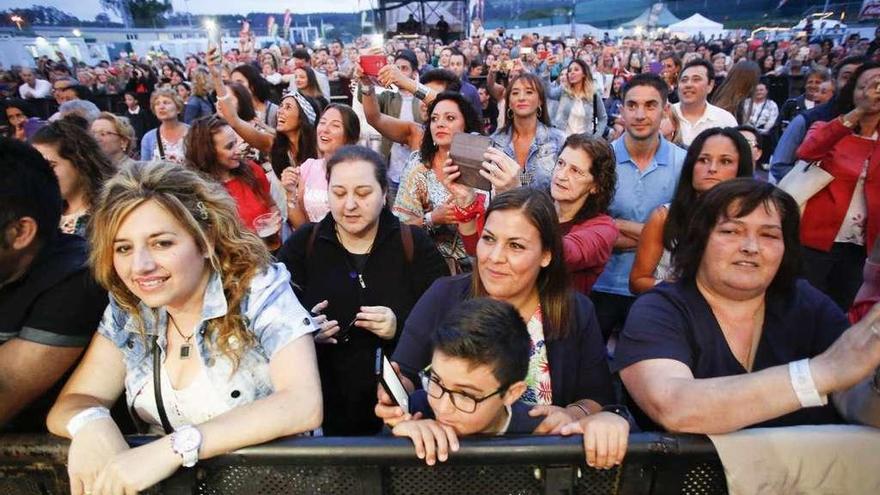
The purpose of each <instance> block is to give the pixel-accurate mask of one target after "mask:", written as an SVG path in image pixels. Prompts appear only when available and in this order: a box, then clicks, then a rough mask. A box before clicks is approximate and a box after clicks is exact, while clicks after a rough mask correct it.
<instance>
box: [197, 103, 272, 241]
mask: <svg viewBox="0 0 880 495" xmlns="http://www.w3.org/2000/svg"><path fill="white" fill-rule="evenodd" d="M186 161H187V164H188V165H189V166H190V167H191V168H193V169H194V170H198V171H199V172H201V173H203V174H204V175H206V176H208V177H211V178H213V179H214V180H216V181H217V182H219V183H220V184H223V187H224V188H225V189H226V191H227V192H228V193H229V195H230V196H232V199H234V200H235V205H236V207H237V209H238V216H239V218H240V219H241V223H242V225H243V226H244V227H245V228H246V229H249V230H251V231H252V232H257V233H258V235H259V236H260V237H262V238H263V240H264V241H266V242H267V244H269V247H270V249H271V250H274V249H277V248H278V247H280V238H276V237H275V235H274V234H275V233H274V232H272V233H270V232H269V230H271V229H272V228H274V225H267V224H269V223H271V222H270V221H269V220H271V218H270V217H271V215H272V214H277V219H276V223H277V229H280V228H281V215H280V212H279V211H278V209H277V208H275V203H274V202H273V201H272V197H271V196H270V194H269V192H270V191H269V180H268V179H267V178H266V174H265V172H264V171H263V169H262V168H261V167H260V166H259V165H257V164H256V163H254V162H252V161H248V162H244V161H242V159H241V157H240V156H239V154H238V138H237V136H236V135H235V131H233V130H232V127H230V126H229V124H227V123H226V121H225V120H223V119H222V118H220V117H217V116H211V117H208V118H204V119H199V120H197V121H195V122H194V123H193V125H192V127H191V128H190V130H189V134H187V137H186ZM258 219H259V220H258ZM276 232H277V230H276ZM273 244H274V245H273Z"/></svg>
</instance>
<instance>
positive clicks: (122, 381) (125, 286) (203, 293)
mask: <svg viewBox="0 0 880 495" xmlns="http://www.w3.org/2000/svg"><path fill="white" fill-rule="evenodd" d="M93 220H94V222H93V231H92V237H91V241H92V254H91V264H92V268H93V270H94V272H95V278H96V279H97V280H98V281H99V282H100V283H101V285H103V286H104V287H105V288H107V290H108V291H109V293H110V305H109V306H108V307H107V310H106V311H105V313H104V318H103V320H102V321H101V324H100V325H99V328H98V333H97V334H96V335H95V337H94V339H93V340H92V343H91V345H90V346H89V349H88V351H87V352H86V355H85V357H84V358H83V360H82V362H81V363H80V365H79V367H78V368H77V370H76V371H75V372H74V374H73V376H72V377H71V379H70V380H69V381H68V383H67V385H66V386H65V388H64V390H63V391H62V392H61V394H60V396H59V399H58V401H57V402H56V404H55V406H54V407H53V408H52V411H51V412H50V413H49V418H48V421H47V423H48V426H49V430H50V431H51V432H52V433H55V434H57V435H60V436H64V437H69V438H71V439H72V442H71V444H70V451H69V459H68V473H69V475H70V482H71V491H72V493H74V494H82V493H86V494H87V493H105V492H106V493H109V492H110V491H112V492H113V493H117V492H118V493H121V492H122V490H124V491H125V493H134V492H136V491H141V490H144V489H146V488H147V487H149V486H152V485H154V484H156V483H158V482H159V481H161V480H163V479H165V478H167V477H168V476H171V475H172V474H173V473H174V472H175V471H176V470H177V469H178V468H179V467H181V466H185V467H189V466H192V465H194V464H195V463H196V462H197V461H198V460H199V459H206V458H210V457H214V456H217V455H220V454H223V453H225V452H230V451H232V450H236V449H239V448H241V447H245V446H248V445H254V444H258V443H263V442H267V441H269V440H272V439H275V438H278V437H281V436H286V435H294V434H297V433H302V432H306V431H309V430H312V429H314V428H317V427H318V426H319V425H320V424H321V419H322V400H321V387H320V383H319V377H318V371H317V364H316V359H315V349H314V344H313V339H312V336H311V332H312V331H314V330H315V328H313V325H312V322H311V320H310V318H309V315H308V313H307V312H306V311H305V309H303V307H302V305H300V303H299V301H298V300H297V299H296V296H295V295H294V294H293V291H292V289H291V288H290V275H289V274H288V272H287V270H286V269H285V268H284V267H283V266H282V265H280V264H272V263H271V262H270V257H269V253H268V251H267V250H266V247H265V245H264V244H263V243H262V241H260V239H259V238H258V237H257V236H256V235H255V234H252V233H250V232H247V231H245V230H244V229H243V228H242V226H241V224H240V222H239V221H238V214H237V212H236V209H235V204H234V202H233V200H232V199H231V198H230V197H229V195H228V194H226V192H225V191H224V190H223V187H222V186H221V185H220V184H215V183H210V182H208V181H206V180H204V179H202V178H201V177H200V176H198V175H197V174H196V172H194V171H190V170H187V169H185V168H184V167H183V166H180V165H175V164H171V163H139V164H137V165H134V166H131V167H128V168H126V169H125V170H123V171H122V172H120V173H119V175H117V176H116V177H115V178H113V179H112V180H111V181H109V182H108V183H107V185H106V186H105V189H104V192H103V194H102V197H101V200H100V202H99V206H98V207H97V209H96V211H95V213H94V217H93ZM123 391H124V392H125V396H126V399H127V405H128V407H129V409H130V410H131V411H132V413H133V416H134V417H135V419H136V421H137V422H139V423H145V424H146V427H147V428H146V430H147V431H149V432H150V433H159V434H161V433H162V432H163V431H164V433H165V434H166V435H165V436H160V437H159V438H158V439H157V440H155V441H153V442H151V443H148V444H145V445H143V446H140V447H136V448H129V446H128V444H127V443H126V441H125V439H124V438H123V436H122V433H121V432H120V430H119V427H118V426H117V425H116V424H115V423H114V422H113V420H112V419H111V418H110V416H109V414H108V413H107V408H109V407H110V406H111V405H113V403H114V402H116V400H117V398H118V397H119V396H120V394H122V392H123Z"/></svg>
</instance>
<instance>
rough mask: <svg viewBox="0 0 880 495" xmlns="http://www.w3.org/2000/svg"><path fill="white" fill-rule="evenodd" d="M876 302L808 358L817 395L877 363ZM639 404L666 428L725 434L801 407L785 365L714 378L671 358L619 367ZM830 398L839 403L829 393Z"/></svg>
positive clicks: (835, 390) (858, 377) (841, 387)
mask: <svg viewBox="0 0 880 495" xmlns="http://www.w3.org/2000/svg"><path fill="white" fill-rule="evenodd" d="M872 324H873V325H875V326H880V304H877V305H875V307H874V308H872V310H871V311H870V313H869V314H868V315H867V316H866V317H865V318H864V319H863V320H862V321H860V322H859V323H857V324H855V325H853V326H851V327H850V328H849V329H847V330H846V331H845V332H844V333H843V334H842V335H841V336H840V337H839V338H838V339H837V340H836V341H835V342H834V343H833V344H831V346H830V347H829V348H828V349H827V350H826V351H825V352H823V353H821V354H819V355H818V356H816V357H814V358H811V359H810V361H809V363H810V372H811V375H812V378H813V382H814V383H815V386H816V390H817V391H818V393H819V394H820V395H832V394H835V395H837V394H840V393H841V392H843V391H845V390H847V389H850V388H852V387H854V386H856V385H857V384H859V383H861V382H863V381H864V380H865V379H866V378H867V377H868V376H869V375H871V374H873V372H874V369H875V368H876V367H877V366H878V365H880V331H874V330H872V328H871V327H872ZM620 377H621V379H622V380H623V383H624V385H625V386H626V389H627V391H628V392H629V394H630V395H631V396H632V398H633V399H634V400H635V401H636V403H637V404H638V405H639V407H640V408H641V409H642V410H643V411H644V412H645V413H646V414H648V416H650V417H651V419H653V420H654V421H655V422H657V423H659V424H660V425H662V426H663V427H664V428H666V429H667V430H669V431H674V432H686V433H705V434H711V433H728V432H731V431H736V430H739V429H741V428H745V427H747V426H751V425H754V424H756V423H760V422H763V421H767V420H770V419H773V418H777V417H779V416H782V415H785V414H788V413H791V412H794V411H796V410H798V409H800V408H801V405H800V402H799V401H798V398H797V395H795V392H794V388H793V387H792V384H791V378H790V375H789V370H788V365H787V364H783V365H779V366H773V367H772V368H766V369H763V370H761V371H755V372H752V373H746V374H742V375H733V376H725V377H718V378H703V379H696V378H694V376H693V374H692V372H691V370H690V368H688V367H687V365H685V364H684V363H682V362H680V361H676V360H673V359H647V360H644V361H639V362H637V363H634V364H632V365H630V366H627V367H626V368H624V369H622V370H621V371H620ZM832 399H833V400H835V401H839V400H840V399H839V398H835V397H834V396H833V395H832Z"/></svg>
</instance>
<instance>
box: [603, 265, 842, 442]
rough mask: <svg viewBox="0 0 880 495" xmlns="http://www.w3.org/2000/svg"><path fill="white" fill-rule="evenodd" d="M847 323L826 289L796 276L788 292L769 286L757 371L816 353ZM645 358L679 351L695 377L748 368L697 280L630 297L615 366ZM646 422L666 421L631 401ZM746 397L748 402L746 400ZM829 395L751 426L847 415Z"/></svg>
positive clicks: (646, 425) (617, 368)
mask: <svg viewBox="0 0 880 495" xmlns="http://www.w3.org/2000/svg"><path fill="white" fill-rule="evenodd" d="M848 326H849V323H848V322H847V319H846V316H845V315H844V314H843V312H842V311H841V310H840V308H838V307H837V305H836V304H835V303H834V302H833V301H832V300H831V299H830V298H829V297H828V296H826V295H825V294H823V293H822V292H820V291H819V290H817V289H815V288H814V287H813V286H811V285H810V284H809V283H808V282H807V281H805V280H798V281H797V284H796V286H795V288H794V289H793V290H792V291H791V292H789V293H786V294H778V295H773V294H770V293H768V294H767V300H766V310H765V314H764V327H763V331H762V333H761V339H760V341H759V342H758V349H757V350H756V354H755V362H754V365H753V366H752V369H753V371H760V370H763V369H765V368H770V367H773V366H778V365H781V364H787V363H789V362H791V361H797V360H800V359H804V358H811V357H814V356H816V355H817V354H820V353H822V352H823V351H825V350H826V349H827V348H828V347H829V346H830V345H831V344H832V343H833V342H834V341H835V340H837V338H838V337H839V336H840V334H841V333H843V331H844V330H845V329H846V328H847V327H848ZM648 359H674V360H676V361H680V362H682V363H684V364H685V365H687V366H688V367H689V368H690V369H691V371H692V372H693V374H694V378H716V377H721V376H731V375H740V374H743V373H747V371H746V369H745V368H744V367H743V366H742V364H740V362H739V361H737V359H736V357H735V356H734V355H733V352H732V351H731V350H730V347H729V346H728V344H727V341H726V340H725V338H724V334H723V333H722V332H721V327H720V326H719V325H718V320H717V319H716V318H715V315H714V314H713V313H712V309H711V308H710V307H709V303H707V302H706V299H705V298H703V295H702V294H701V293H700V291H699V290H698V289H697V287H696V285H695V284H694V283H693V282H676V283H672V284H670V283H663V284H660V285H658V286H657V287H655V288H654V289H652V290H651V291H650V292H648V293H646V294H644V295H642V296H641V297H639V298H638V300H636V302H635V303H634V304H633V306H632V309H631V310H630V312H629V316H628V317H627V319H626V325H625V326H624V328H623V331H622V332H621V334H620V341H619V342H618V344H617V350H616V353H615V356H614V360H613V361H612V365H611V366H612V369H613V370H614V371H620V370H621V369H623V368H626V367H627V366H629V365H631V364H635V363H638V362H639V361H644V360H648ZM630 406H631V407H630V408H631V410H632V411H633V412H634V413H635V415H636V418H637V420H638V422H639V424H640V425H641V426H642V428H643V429H645V430H648V429H661V428H659V427H658V426H657V425H656V424H654V423H652V422H650V420H648V418H647V417H646V416H645V415H644V414H643V413H642V412H641V411H640V410H639V409H638V407H635V405H634V404H631V405H630ZM747 406H748V405H747V404H743V407H747ZM842 422H843V419H842V418H841V417H840V415H839V414H838V413H837V411H836V410H835V408H834V406H833V405H832V404H831V403H830V402H829V403H828V405H826V406H823V407H810V408H804V409H800V410H798V411H795V412H793V413H789V414H786V415H784V416H780V417H778V418H776V419H772V420H769V421H766V422H764V423H760V424H755V425H752V426H753V427H766V426H792V425H803V424H827V423H842Z"/></svg>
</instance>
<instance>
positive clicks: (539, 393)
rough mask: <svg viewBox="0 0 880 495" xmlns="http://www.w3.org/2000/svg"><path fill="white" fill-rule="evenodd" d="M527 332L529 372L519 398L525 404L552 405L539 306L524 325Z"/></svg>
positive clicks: (548, 368) (548, 363)
mask: <svg viewBox="0 0 880 495" xmlns="http://www.w3.org/2000/svg"><path fill="white" fill-rule="evenodd" d="M526 328H528V330H529V340H531V346H530V348H529V372H528V374H527V375H526V391H525V393H524V394H523V396H522V397H521V398H520V400H522V401H523V402H525V403H528V404H535V405H549V404H552V403H553V389H552V388H551V383H550V361H549V360H548V359H547V344H546V341H545V340H544V316H543V314H542V313H541V308H540V306H539V307H538V309H537V311H535V314H534V315H532V317H531V318H530V319H529V322H528V323H527V324H526Z"/></svg>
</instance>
